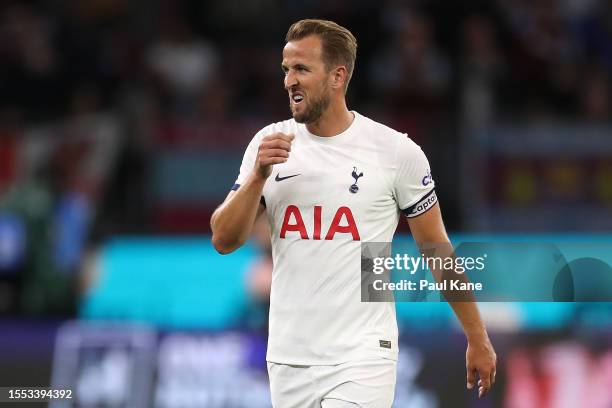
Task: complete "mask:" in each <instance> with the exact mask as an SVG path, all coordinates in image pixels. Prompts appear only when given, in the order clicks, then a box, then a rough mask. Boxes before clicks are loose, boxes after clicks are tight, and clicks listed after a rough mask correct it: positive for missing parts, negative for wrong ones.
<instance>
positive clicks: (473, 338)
mask: <svg viewBox="0 0 612 408" xmlns="http://www.w3.org/2000/svg"><path fill="white" fill-rule="evenodd" d="M465 337H466V338H467V341H468V343H470V344H481V343H486V342H489V335H488V334H487V330H486V329H485V328H484V327H479V328H473V329H466V330H465Z"/></svg>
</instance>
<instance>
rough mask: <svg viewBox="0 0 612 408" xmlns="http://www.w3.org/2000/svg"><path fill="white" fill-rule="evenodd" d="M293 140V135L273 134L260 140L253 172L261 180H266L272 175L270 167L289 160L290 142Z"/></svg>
mask: <svg viewBox="0 0 612 408" xmlns="http://www.w3.org/2000/svg"><path fill="white" fill-rule="evenodd" d="M293 139H295V136H294V135H293V134H285V133H280V132H279V133H273V134H271V135H268V136H266V137H264V138H263V139H261V143H260V144H259V149H258V151H257V160H256V161H255V172H256V173H257V175H258V176H259V177H261V178H264V179H266V178H268V177H270V174H272V166H273V165H275V164H280V163H285V162H286V161H287V160H288V159H289V152H290V151H291V142H292V141H293Z"/></svg>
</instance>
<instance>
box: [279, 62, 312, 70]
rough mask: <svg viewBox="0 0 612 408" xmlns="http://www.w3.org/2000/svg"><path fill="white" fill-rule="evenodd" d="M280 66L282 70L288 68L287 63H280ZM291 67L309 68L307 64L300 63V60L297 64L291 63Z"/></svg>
mask: <svg viewBox="0 0 612 408" xmlns="http://www.w3.org/2000/svg"><path fill="white" fill-rule="evenodd" d="M281 68H282V70H283V71H286V70H288V69H289V67H288V66H287V65H285V64H281ZM293 68H304V69H309V68H308V66H307V65H304V64H302V63H301V62H300V63H297V64H294V65H293Z"/></svg>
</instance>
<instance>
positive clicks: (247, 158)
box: [232, 127, 268, 207]
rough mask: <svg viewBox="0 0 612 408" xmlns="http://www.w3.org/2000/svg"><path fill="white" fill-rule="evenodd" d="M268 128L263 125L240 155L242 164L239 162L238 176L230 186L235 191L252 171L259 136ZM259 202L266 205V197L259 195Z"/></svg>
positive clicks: (259, 139) (259, 140)
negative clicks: (242, 154)
mask: <svg viewBox="0 0 612 408" xmlns="http://www.w3.org/2000/svg"><path fill="white" fill-rule="evenodd" d="M267 129H268V128H267V127H265V128H263V129H262V130H260V131H259V132H257V134H256V135H255V136H254V137H253V139H251V142H250V143H249V145H248V146H247V148H246V150H245V151H244V156H242V164H240V173H239V174H238V178H236V181H235V182H234V185H233V186H232V191H236V190H238V189H239V188H240V186H241V185H242V184H243V183H244V182H245V181H246V179H247V177H248V176H249V174H250V173H251V171H253V167H255V161H256V160H257V150H258V149H259V143H260V142H261V138H262V137H263V136H264V135H265V134H266V133H265V132H266V130H267ZM260 202H261V204H262V205H263V206H264V207H265V206H266V199H265V198H264V196H261V200H260Z"/></svg>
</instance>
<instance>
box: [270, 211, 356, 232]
mask: <svg viewBox="0 0 612 408" xmlns="http://www.w3.org/2000/svg"><path fill="white" fill-rule="evenodd" d="M322 214H323V207H321V206H320V205H315V207H314V211H313V220H312V239H314V240H320V239H321V216H322ZM291 232H296V233H299V234H300V238H302V239H310V237H309V235H308V230H307V229H306V224H305V223H304V219H303V217H302V213H301V212H300V209H299V208H298V207H297V206H295V205H289V206H287V209H285V215H284V217H283V225H282V227H281V230H280V238H285V236H286V235H287V233H291ZM336 234H351V235H352V237H353V241H359V240H361V238H360V237H359V231H358V230H357V224H356V223H355V217H353V213H352V212H351V209H350V208H348V207H344V206H343V207H340V208H338V210H337V211H336V214H335V215H334V219H333V220H332V222H331V225H330V226H329V230H327V233H326V234H325V238H324V239H326V240H332V239H334V236H335V235H336Z"/></svg>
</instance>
